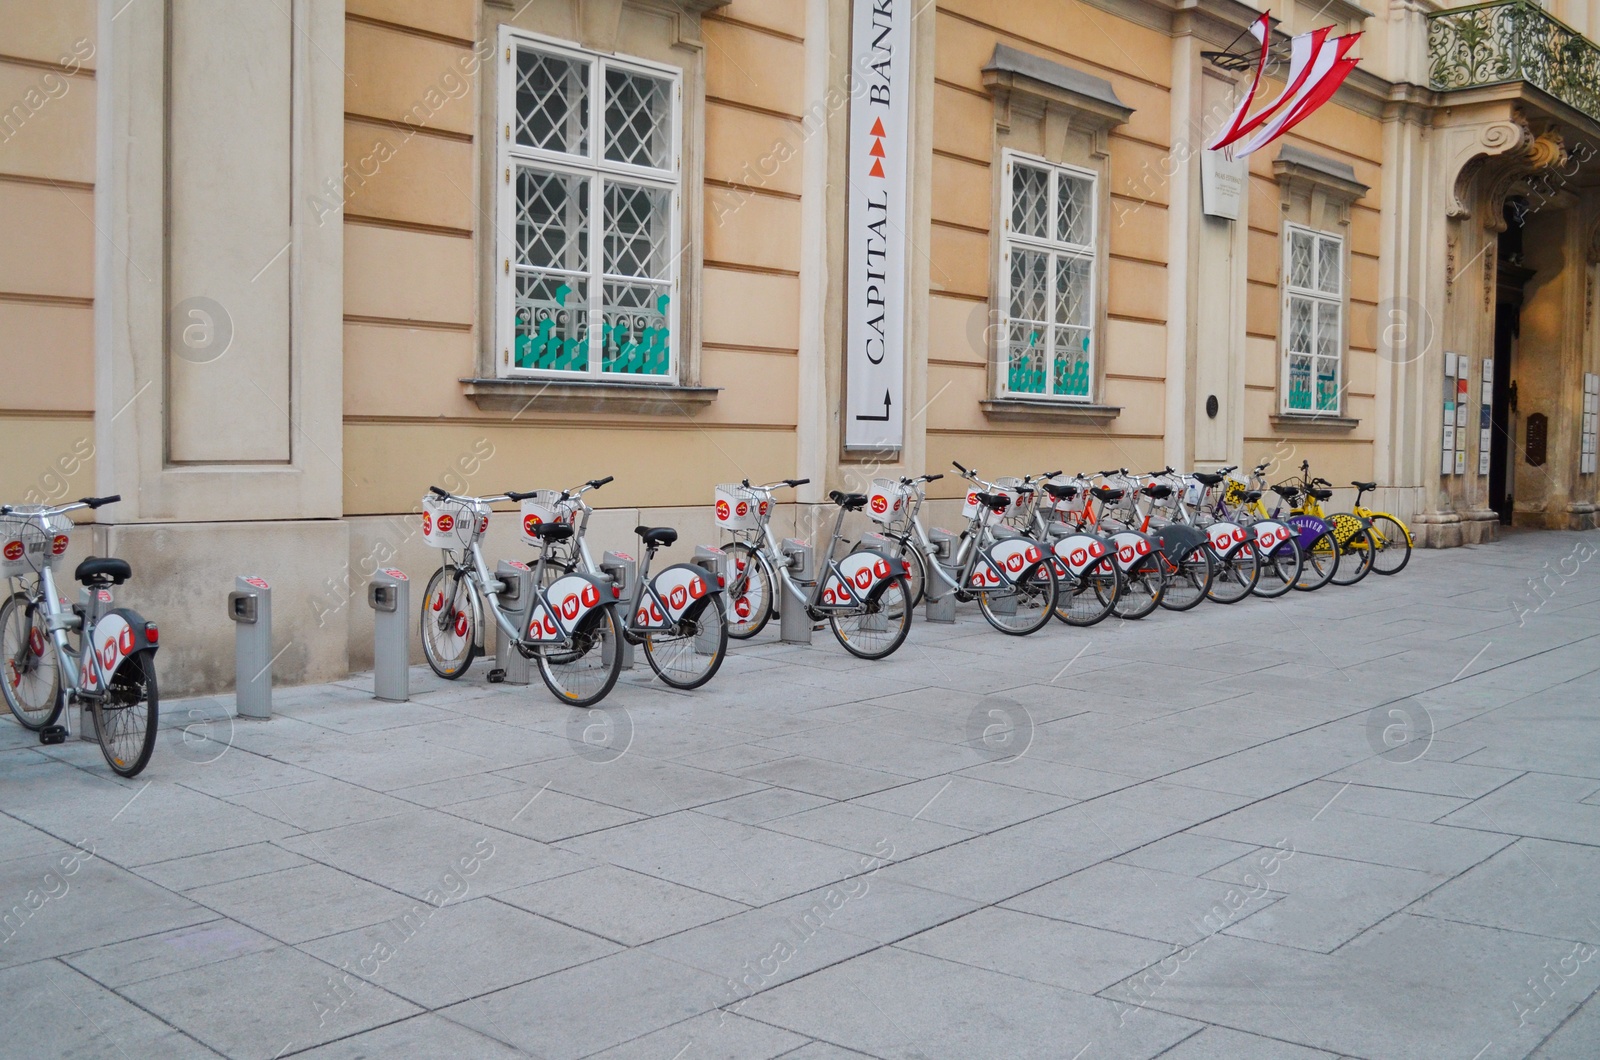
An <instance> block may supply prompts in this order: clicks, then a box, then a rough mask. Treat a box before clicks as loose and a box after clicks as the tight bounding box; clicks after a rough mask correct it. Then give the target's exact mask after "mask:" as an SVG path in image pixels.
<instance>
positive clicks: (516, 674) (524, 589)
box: [489, 559, 533, 685]
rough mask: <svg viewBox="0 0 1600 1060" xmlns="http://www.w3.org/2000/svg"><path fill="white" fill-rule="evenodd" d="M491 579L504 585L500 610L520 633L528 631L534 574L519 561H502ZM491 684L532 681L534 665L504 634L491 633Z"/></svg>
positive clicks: (498, 630) (514, 683)
mask: <svg viewBox="0 0 1600 1060" xmlns="http://www.w3.org/2000/svg"><path fill="white" fill-rule="evenodd" d="M494 576H495V577H496V578H497V579H499V581H500V584H501V585H502V586H504V588H502V589H501V590H500V610H502V611H504V612H505V616H506V618H508V619H510V621H511V624H512V625H513V626H514V627H515V628H516V629H517V630H518V631H519V632H521V631H525V630H526V629H527V628H528V605H529V604H531V603H532V602H533V571H532V569H531V568H529V566H528V565H527V564H526V563H524V562H522V561H521V560H520V559H503V560H501V561H500V565H499V566H498V567H496V568H495V571H494ZM489 680H490V681H496V682H497V683H498V681H504V682H505V683H506V684H508V685H525V684H527V683H528V682H530V681H532V680H533V663H532V662H531V661H530V660H528V659H525V658H523V657H522V653H521V652H520V651H518V650H517V647H516V645H515V644H513V643H512V642H511V638H510V637H508V636H506V631H505V630H503V629H500V628H498V627H497V628H496V629H495V631H494V669H493V670H491V671H490V672H489Z"/></svg>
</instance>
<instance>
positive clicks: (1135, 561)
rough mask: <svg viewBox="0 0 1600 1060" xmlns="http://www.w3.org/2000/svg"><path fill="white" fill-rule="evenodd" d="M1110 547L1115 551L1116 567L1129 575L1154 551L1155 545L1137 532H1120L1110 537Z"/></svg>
mask: <svg viewBox="0 0 1600 1060" xmlns="http://www.w3.org/2000/svg"><path fill="white" fill-rule="evenodd" d="M1111 547H1112V548H1114V549H1116V554H1117V567H1118V568H1119V569H1120V570H1122V571H1123V572H1124V573H1131V572H1132V571H1133V570H1134V569H1135V568H1136V567H1138V565H1139V564H1141V563H1143V562H1144V558H1145V557H1146V556H1148V555H1149V554H1150V553H1152V552H1154V551H1155V550H1156V543H1155V542H1154V541H1152V540H1150V537H1149V535H1147V534H1141V533H1140V532H1139V531H1137V530H1122V531H1119V532H1117V533H1115V534H1112V535H1111Z"/></svg>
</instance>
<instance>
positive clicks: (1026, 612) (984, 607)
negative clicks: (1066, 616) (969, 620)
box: [978, 559, 1061, 637]
mask: <svg viewBox="0 0 1600 1060" xmlns="http://www.w3.org/2000/svg"><path fill="white" fill-rule="evenodd" d="M1055 566H1056V565H1055V562H1054V560H1053V559H1045V560H1043V561H1041V562H1039V563H1035V564H1034V565H1033V566H1031V567H1029V568H1027V569H1026V570H1024V571H1022V572H1021V573H1020V574H1018V575H1017V581H1016V584H1015V585H1013V586H1011V587H1010V588H1009V589H1007V590H1006V591H1005V592H1004V593H993V592H981V593H979V594H978V609H979V610H981V611H982V612H983V617H984V618H985V619H987V620H988V622H989V625H991V626H993V627H994V628H995V629H998V630H999V631H1000V632H1001V633H1006V634H1009V635H1010V636H1013V637H1026V636H1027V635H1028V634H1030V633H1037V632H1039V630H1041V629H1043V628H1044V627H1045V624H1046V623H1047V622H1049V621H1050V616H1051V615H1052V614H1054V613H1055V610H1056V602H1057V601H1058V600H1059V599H1060V596H1061V587H1060V585H1059V584H1058V583H1057V582H1056V570H1055Z"/></svg>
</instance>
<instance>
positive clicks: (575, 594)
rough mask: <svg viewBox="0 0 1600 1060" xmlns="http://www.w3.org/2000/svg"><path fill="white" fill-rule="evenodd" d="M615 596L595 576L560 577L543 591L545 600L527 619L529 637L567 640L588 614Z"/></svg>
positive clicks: (556, 641) (541, 640)
mask: <svg viewBox="0 0 1600 1060" xmlns="http://www.w3.org/2000/svg"><path fill="white" fill-rule="evenodd" d="M613 599H614V597H613V596H612V595H611V585H610V583H609V582H602V581H601V580H600V579H599V578H596V577H594V576H593V575H589V574H568V575H566V576H565V577H562V578H558V579H556V581H555V583H554V584H552V585H551V586H550V588H548V589H546V590H545V591H544V599H543V600H542V601H540V602H539V603H538V604H537V605H536V606H535V607H534V609H533V614H532V615H531V616H529V618H528V639H529V640H531V641H539V642H542V643H560V642H562V641H565V640H566V639H567V638H568V637H569V636H571V635H572V632H573V630H575V629H577V628H578V626H579V625H581V624H582V622H583V619H584V616H585V615H587V614H589V612H591V611H593V610H594V609H595V608H597V607H599V606H601V605H602V604H608V603H610V602H611V601H612V600H613ZM547 604H548V606H546V605H547Z"/></svg>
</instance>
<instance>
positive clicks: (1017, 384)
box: [1006, 321, 1045, 394]
mask: <svg viewBox="0 0 1600 1060" xmlns="http://www.w3.org/2000/svg"><path fill="white" fill-rule="evenodd" d="M1044 347H1045V335H1044V332H1043V330H1042V329H1041V328H1040V327H1039V326H1038V325H1036V324H1031V323H1028V322H1026V321H1012V323H1011V324H1010V325H1009V326H1008V327H1007V329H1006V348H1007V359H1006V390H1007V391H1008V392H1010V393H1013V394H1043V393H1044V392H1045V372H1044V364H1045V348H1044Z"/></svg>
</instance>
